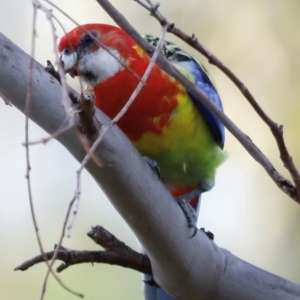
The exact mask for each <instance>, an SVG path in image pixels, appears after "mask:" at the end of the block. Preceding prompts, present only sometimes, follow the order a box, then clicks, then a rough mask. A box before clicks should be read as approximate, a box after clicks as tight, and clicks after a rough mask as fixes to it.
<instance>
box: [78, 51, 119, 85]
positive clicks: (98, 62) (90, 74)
mask: <svg viewBox="0 0 300 300" xmlns="http://www.w3.org/2000/svg"><path fill="white" fill-rule="evenodd" d="M110 52H111V53H113V55H114V56H115V57H116V58H118V59H119V58H120V54H119V52H118V51H117V50H115V49H110ZM115 57H113V56H112V55H111V54H110V53H109V52H107V51H106V50H105V49H103V48H99V50H97V51H95V52H92V53H89V54H86V55H84V56H83V57H82V58H81V59H80V61H79V64H78V71H79V72H78V73H79V75H80V76H81V77H82V79H83V80H84V81H85V82H86V83H87V84H88V85H90V86H95V85H97V84H98V83H100V82H103V81H105V80H106V79H108V78H110V77H113V76H114V75H115V74H116V73H118V72H119V71H121V70H123V69H124V67H123V66H122V64H120V62H119V61H118V60H117V59H116V58H115Z"/></svg>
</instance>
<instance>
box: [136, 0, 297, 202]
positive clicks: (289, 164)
mask: <svg viewBox="0 0 300 300" xmlns="http://www.w3.org/2000/svg"><path fill="white" fill-rule="evenodd" d="M134 1H135V2H137V3H139V4H140V5H141V6H142V7H144V8H145V9H147V10H148V11H149V12H150V15H151V16H153V17H155V18H156V19H157V20H158V21H159V22H160V24H161V25H163V24H166V23H170V22H169V21H168V20H167V19H166V18H165V17H164V16H163V15H162V14H161V13H160V12H159V11H158V5H157V4H154V3H152V2H151V1H150V0H146V1H147V2H148V4H149V5H146V4H145V3H143V2H142V1H141V0H134ZM168 31H169V32H171V33H172V34H174V35H175V36H177V37H178V38H180V39H181V40H183V41H184V42H186V43H187V44H188V45H190V46H191V47H193V48H194V49H196V50H197V51H199V52H200V53H201V54H202V55H203V56H205V57H206V58H207V59H208V62H209V63H210V64H212V65H214V66H216V67H217V68H219V69H220V70H221V71H222V72H223V73H224V74H226V75H227V77H228V78H229V79H230V80H231V81H232V82H233V83H234V84H235V86H236V87H237V88H238V89H239V90H240V92H241V93H242V94H243V95H244V97H245V98H246V99H247V100H248V102H249V103H250V105H251V106H252V108H253V109H254V110H255V111H256V113H257V114H258V115H259V117H260V118H261V119H262V120H263V121H264V122H265V123H266V124H267V125H268V126H269V128H270V130H271V132H272V134H273V136H274V138H275V140H276V143H277V146H278V149H279V154H280V158H281V161H282V162H283V165H284V167H285V168H286V169H287V170H288V171H289V173H290V175H291V177H292V179H293V182H294V183H295V185H296V189H297V195H298V196H297V197H298V200H297V201H298V202H299V201H300V199H299V197H300V174H299V171H298V170H297V168H296V166H295V164H294V162H293V159H292V157H291V155H290V153H289V151H288V149H287V147H286V144H285V141H284V137H283V126H282V125H278V124H277V123H276V122H274V121H273V120H272V119H271V118H270V117H269V116H268V115H267V113H266V112H265V111H264V110H263V109H262V107H261V106H260V105H259V104H258V102H257V101H256V100H255V98H254V96H253V95H252V93H251V92H250V91H249V89H248V88H247V87H246V86H245V84H244V83H243V82H242V81H241V80H240V79H239V78H238V77H237V76H236V75H235V74H234V73H233V72H232V71H231V70H230V69H229V68H228V67H227V66H226V65H225V64H224V63H223V62H222V61H221V60H220V59H218V58H217V57H216V56H215V55H214V54H213V53H212V52H211V51H209V50H208V49H207V48H206V47H205V46H204V45H202V44H201V43H200V42H199V41H198V40H197V38H196V36H195V35H194V34H192V35H191V36H189V35H187V34H185V33H184V32H183V31H181V30H180V29H179V28H177V27H176V26H173V27H171V28H170V29H169V30H168Z"/></svg>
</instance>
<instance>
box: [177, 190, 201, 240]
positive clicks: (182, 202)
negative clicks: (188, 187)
mask: <svg viewBox="0 0 300 300" xmlns="http://www.w3.org/2000/svg"><path fill="white" fill-rule="evenodd" d="M184 197H185V195H184V196H181V197H176V201H177V203H178V204H179V206H180V208H181V209H182V211H183V213H184V215H185V217H186V220H187V222H188V227H189V228H193V229H194V232H193V234H192V235H191V237H194V236H195V235H196V233H197V231H198V228H197V227H196V223H197V214H196V212H195V210H194V209H193V207H192V206H191V205H190V204H189V200H186V199H185V198H184Z"/></svg>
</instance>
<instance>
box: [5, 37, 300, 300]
mask: <svg viewBox="0 0 300 300" xmlns="http://www.w3.org/2000/svg"><path fill="white" fill-rule="evenodd" d="M29 61H30V57H29V56H28V55H27V54H25V53H24V52H23V51H22V50H21V49H20V48H18V47H17V46H16V45H15V44H13V43H12V42H11V41H9V40H8V39H7V38H6V37H5V36H3V35H2V34H0V65H1V68H0V93H1V94H2V95H3V96H4V97H5V98H6V99H8V100H10V101H11V103H12V104H13V105H14V106H15V107H17V108H18V109H19V110H21V112H24V108H25V96H26V91H27V86H28V66H29ZM32 79H33V80H32V98H31V101H30V106H29V110H28V111H29V117H30V118H31V120H33V121H34V122H35V123H37V124H38V125H39V126H41V127H42V128H43V129H44V130H46V131H47V132H48V133H50V134H51V133H52V132H56V131H57V130H58V129H59V128H60V127H61V124H64V122H65V120H66V118H67V115H66V112H65V110H64V109H63V107H62V105H61V102H60V96H61V86H60V85H59V83H58V82H56V81H54V80H53V78H52V77H51V75H49V74H48V73H47V72H45V71H44V68H43V66H41V65H40V64H39V63H37V62H34V63H33V70H32ZM70 101H71V100H70ZM96 117H97V119H98V120H99V121H100V123H101V124H109V122H110V120H109V119H108V118H107V117H106V116H105V115H104V114H103V113H102V112H100V111H98V110H97V111H96ZM57 139H58V140H59V141H60V142H61V143H62V144H63V145H64V146H65V147H66V148H67V149H68V150H69V151H70V153H71V154H72V155H73V156H74V157H75V158H76V159H77V160H78V161H81V160H82V159H83V157H84V156H85V151H84V149H83V147H82V145H81V142H80V141H79V140H78V138H77V136H76V133H75V132H74V130H72V129H69V130H68V131H65V132H64V133H62V134H61V135H59V136H58V137H57ZM95 155H97V156H98V157H99V158H100V160H101V161H102V162H103V167H102V168H100V167H99V166H97V164H95V163H94V162H93V161H92V160H90V161H89V163H88V164H87V165H86V169H87V171H88V172H89V173H90V174H91V175H92V176H93V178H94V179H95V181H96V182H97V183H98V184H99V185H100V186H101V188H102V190H103V191H104V192H105V194H106V195H107V197H108V198H109V199H110V201H111V202H112V204H113V205H114V206H115V208H116V209H117V210H118V212H119V213H120V215H121V216H122V217H123V218H124V220H125V221H126V222H127V224H128V225H129V226H130V228H131V229H132V230H133V232H134V234H135V235H136V236H137V238H138V239H139V241H140V242H141V243H142V245H143V247H144V248H145V250H146V251H147V254H148V256H149V259H150V261H151V266H152V271H153V275H154V279H155V281H156V282H157V283H158V284H159V285H160V286H162V287H163V288H164V289H166V290H167V291H169V292H170V293H171V294H172V295H174V296H175V297H177V298H180V299H189V300H193V299H199V295H201V297H202V299H210V300H211V299H216V300H219V299H222V300H223V299H231V300H250V299H251V300H253V299H272V300H282V299H285V300H292V299H293V300H296V299H298V298H299V297H298V296H299V295H300V286H298V285H296V284H294V283H291V282H289V281H286V280H284V279H282V278H279V277H277V276H274V275H272V274H270V273H268V272H265V271H263V270H261V269H259V268H256V267H254V266H252V265H250V264H248V263H246V262H244V261H242V260H240V259H238V258H237V257H235V256H233V255H232V254H231V253H229V252H228V251H226V250H224V249H221V248H219V247H218V246H217V245H216V244H215V243H214V242H212V241H211V240H209V238H208V237H207V236H206V235H205V233H203V232H202V231H199V232H198V233H197V235H196V236H195V237H194V238H189V237H190V236H191V233H192V230H191V229H189V228H188V227H187V223H186V219H185V217H184V216H183V214H182V211H181V209H180V208H179V206H178V205H177V203H176V202H175V201H174V199H173V198H172V196H171V195H170V194H169V193H168V192H167V191H166V189H165V188H164V186H163V185H162V183H161V182H160V181H159V180H158V179H157V176H156V174H154V173H153V171H152V170H151V169H150V167H149V166H148V165H147V163H146V162H145V161H144V159H143V158H142V157H141V156H140V155H139V154H138V152H137V150H136V149H135V148H134V147H133V146H132V144H131V143H130V142H129V141H128V139H127V138H126V137H125V136H124V134H123V133H122V132H121V131H120V130H119V129H118V128H117V126H114V127H112V128H111V130H110V134H107V135H106V136H105V137H104V139H103V141H102V143H101V145H100V146H99V147H98V148H97V149H96V151H95ZM199 254H200V255H199Z"/></svg>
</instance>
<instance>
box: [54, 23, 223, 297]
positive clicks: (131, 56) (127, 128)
mask: <svg viewBox="0 0 300 300" xmlns="http://www.w3.org/2000/svg"><path fill="white" fill-rule="evenodd" d="M145 39H146V40H147V41H148V42H149V43H151V44H152V45H154V46H155V45H156V43H157V42H158V39H157V38H153V37H151V36H148V35H147V36H145ZM107 49H109V52H108V51H107ZM59 51H60V53H61V61H62V63H63V66H64V68H65V71H66V72H67V73H70V74H71V75H73V76H80V77H81V78H82V79H83V81H85V82H86V83H87V85H88V86H89V87H90V88H92V89H93V91H94V94H95V97H96V101H95V104H96V106H97V107H98V108H99V109H100V110H102V111H103V112H104V113H106V114H107V115H108V116H109V117H111V118H113V117H114V116H115V115H116V114H117V113H118V112H119V111H120V110H121V108H122V107H123V106H124V105H125V103H126V102H127V101H128V99H129V97H130V95H131V94H132V92H133V91H134V89H135V88H136V86H137V84H138V83H139V79H138V78H137V76H135V75H134V74H133V73H135V74H136V75H138V76H139V77H142V76H143V74H144V72H145V70H146V68H147V66H148V64H149V60H150V59H149V57H148V55H146V53H145V52H144V51H143V50H142V49H141V48H140V46H138V45H137V44H136V42H135V41H134V40H133V39H132V38H131V37H130V36H128V35H127V34H126V33H125V32H124V31H123V30H122V29H120V28H117V27H114V26H111V25H106V24H87V25H83V26H81V27H77V28H75V29H73V30H72V31H70V32H69V33H67V34H66V35H65V36H64V37H63V38H62V39H61V41H60V43H59ZM162 53H163V54H164V55H165V56H166V57H167V58H168V59H169V61H170V62H171V63H173V64H174V66H175V67H176V68H177V70H178V71H180V72H181V73H182V74H183V75H185V76H186V77H187V78H188V79H190V80H191V81H192V82H194V83H195V84H196V85H197V86H198V87H199V88H200V89H201V90H202V91H203V92H205V93H206V94H207V95H208V97H209V98H210V99H211V100H212V101H214V102H215V103H216V104H217V105H218V106H219V107H220V108H221V109H222V104H221V101H220V98H219V95H218V93H217V91H216V89H215V87H214V85H213V84H212V81H211V79H210V77H209V75H208V74H207V72H206V70H205V69H204V68H203V66H202V65H201V64H200V63H199V62H197V61H196V60H195V59H193V58H192V57H191V56H189V55H188V54H186V53H185V52H183V51H182V50H180V49H179V48H177V47H176V46H175V45H174V44H172V43H169V42H165V43H164V46H163V48H162ZM112 54H113V55H112ZM120 62H122V63H120ZM118 126H119V127H120V128H121V129H122V131H123V132H124V133H125V134H126V135H127V137H128V138H129V139H130V140H131V142H132V143H133V144H134V146H135V147H136V148H137V149H138V150H139V152H140V153H141V154H142V155H144V156H148V157H150V158H151V159H153V160H154V161H156V162H157V163H158V165H159V167H160V173H161V180H162V181H163V183H164V184H165V186H166V187H167V189H168V190H169V191H170V192H171V193H172V194H173V195H174V196H176V197H178V196H182V195H184V194H186V193H188V192H190V191H192V190H194V189H195V188H196V187H199V186H200V189H201V191H202V192H205V191H207V190H209V189H211V188H212V187H213V185H214V177H215V170H216V168H217V167H218V166H219V165H220V164H221V163H222V162H223V160H224V153H223V151H222V148H223V145H224V126H223V124H222V123H221V122H220V121H219V120H218V119H217V118H216V117H215V116H214V115H213V114H212V113H211V112H210V111H209V110H208V109H207V108H206V107H205V106H204V105H202V104H201V103H200V102H199V101H198V100H197V99H196V98H195V97H194V96H193V95H192V94H191V93H189V92H188V91H187V90H186V89H185V88H184V87H183V86H182V85H181V84H180V83H179V82H177V81H176V80H175V79H174V78H172V77H171V76H170V75H168V74H167V73H165V72H164V71H163V70H162V69H160V67H159V66H157V65H155V66H154V68H153V70H152V72H151V75H150V77H149V79H148V80H147V82H146V84H145V86H144V87H143V89H142V90H141V92H140V94H139V95H138V96H137V98H136V99H135V101H134V103H133V104H132V105H131V107H130V108H129V109H128V111H127V112H126V114H125V115H124V116H123V117H122V118H121V120H120V121H119V122H118ZM193 204H194V205H197V202H196V203H195V202H194V203H193ZM145 295H146V298H147V299H151V300H152V299H173V298H172V297H171V296H169V295H167V293H166V292H164V291H163V290H162V289H159V288H156V287H153V286H150V285H146V289H145Z"/></svg>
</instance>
